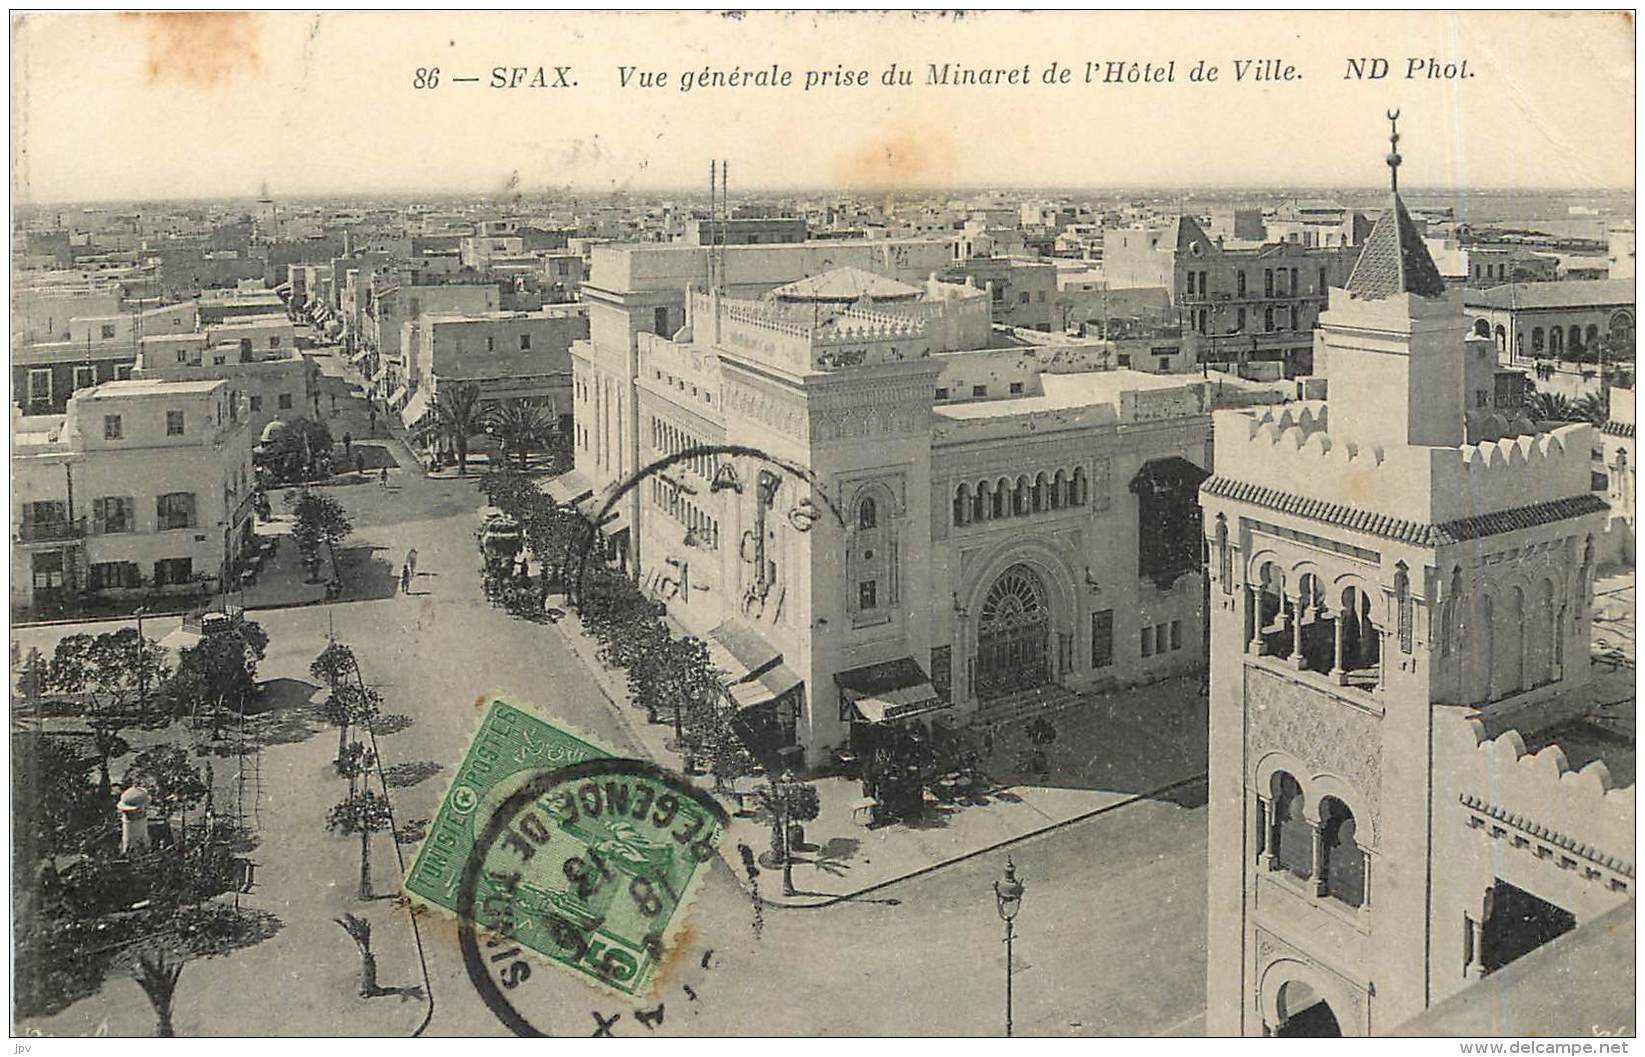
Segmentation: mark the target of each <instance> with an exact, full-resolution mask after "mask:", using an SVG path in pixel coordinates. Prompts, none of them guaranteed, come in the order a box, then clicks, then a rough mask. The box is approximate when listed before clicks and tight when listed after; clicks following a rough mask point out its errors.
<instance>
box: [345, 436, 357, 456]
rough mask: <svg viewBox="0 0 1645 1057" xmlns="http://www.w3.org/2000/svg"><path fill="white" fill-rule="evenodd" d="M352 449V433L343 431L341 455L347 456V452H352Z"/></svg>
mask: <svg viewBox="0 0 1645 1057" xmlns="http://www.w3.org/2000/svg"><path fill="white" fill-rule="evenodd" d="M353 450H354V434H352V433H344V434H343V457H344V458H347V457H348V455H349V453H350V452H352V451H353Z"/></svg>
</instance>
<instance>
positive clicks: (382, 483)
mask: <svg viewBox="0 0 1645 1057" xmlns="http://www.w3.org/2000/svg"><path fill="white" fill-rule="evenodd" d="M377 487H378V488H381V489H382V490H383V491H385V492H386V491H388V467H387V466H385V467H383V469H382V472H381V473H379V474H378V475H377Z"/></svg>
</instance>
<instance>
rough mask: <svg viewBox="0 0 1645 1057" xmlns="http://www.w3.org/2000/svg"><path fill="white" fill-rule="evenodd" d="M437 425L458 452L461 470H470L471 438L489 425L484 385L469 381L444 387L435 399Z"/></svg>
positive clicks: (459, 468)
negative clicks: (482, 391)
mask: <svg viewBox="0 0 1645 1057" xmlns="http://www.w3.org/2000/svg"><path fill="white" fill-rule="evenodd" d="M433 411H434V429H435V431H436V432H437V433H438V434H439V435H440V436H442V437H444V438H445V439H447V440H449V441H450V442H451V446H452V448H453V449H455V450H456V452H457V472H458V473H459V474H467V473H468V438H470V437H472V436H474V434H476V433H480V432H482V431H483V430H484V428H485V414H484V413H483V412H482V411H481V408H480V387H479V386H477V385H472V384H468V383H463V384H459V385H454V386H449V387H447V388H445V389H443V390H441V392H440V395H439V396H438V397H437V398H436V399H435V401H434V408H433Z"/></svg>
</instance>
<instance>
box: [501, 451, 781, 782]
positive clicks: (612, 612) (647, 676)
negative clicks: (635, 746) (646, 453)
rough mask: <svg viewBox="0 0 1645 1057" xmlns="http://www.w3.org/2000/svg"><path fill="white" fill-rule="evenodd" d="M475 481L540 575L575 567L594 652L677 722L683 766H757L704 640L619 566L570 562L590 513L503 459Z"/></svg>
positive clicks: (723, 769) (729, 772) (651, 713)
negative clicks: (507, 520)
mask: <svg viewBox="0 0 1645 1057" xmlns="http://www.w3.org/2000/svg"><path fill="white" fill-rule="evenodd" d="M480 488H481V490H482V491H484V492H485V494H486V496H487V498H488V499H489V500H490V502H491V504H492V505H493V506H496V507H498V508H499V509H501V510H502V511H503V512H505V513H506V514H508V515H509V516H510V517H512V518H514V519H515V520H516V521H517V522H518V523H519V524H520V528H521V532H522V535H523V536H524V537H525V543H526V546H527V547H528V548H529V549H530V551H531V553H532V556H533V557H535V558H536V559H537V561H538V562H539V563H541V564H542V565H543V567H544V569H545V573H544V575H547V576H553V577H559V578H563V577H565V576H569V575H572V574H574V573H577V574H580V575H581V577H582V579H581V582H580V584H579V585H578V596H577V597H578V611H579V616H580V617H581V619H582V623H583V627H584V628H585V629H586V630H587V631H588V633H589V634H590V635H592V636H593V637H594V639H595V641H596V643H597V644H598V649H599V656H600V659H601V660H602V661H604V662H605V663H607V664H609V665H612V666H613V667H616V668H620V669H622V670H623V671H624V673H625V674H626V676H627V680H628V689H629V694H630V697H631V699H632V700H633V702H634V704H635V706H636V707H638V708H643V709H644V710H645V713H646V718H647V719H648V720H649V721H650V722H652V723H670V724H672V725H673V727H674V748H675V751H677V752H679V753H681V754H682V755H683V756H684V757H685V761H686V767H687V769H688V770H692V771H701V770H707V771H709V772H710V773H712V774H713V775H714V776H715V778H716V779H717V780H718V781H720V782H722V783H723V782H728V781H730V780H731V779H733V778H736V777H738V776H740V775H743V774H747V773H748V772H749V771H750V770H751V769H753V767H754V766H755V761H754V758H753V757H752V756H751V755H750V754H749V752H748V749H747V748H746V747H745V745H744V744H743V740H742V738H741V737H740V736H739V735H738V733H737V731H736V729H735V728H734V727H733V725H732V713H731V710H730V708H729V707H728V705H727V703H726V700H725V692H724V690H723V688H722V687H721V685H720V682H719V678H718V676H717V674H716V672H715V670H714V667H713V665H712V664H711V663H710V661H709V657H708V647H707V646H706V645H705V644H704V643H703V641H702V640H701V639H698V638H695V637H692V636H678V637H677V636H675V635H673V634H671V633H670V632H669V629H668V625H667V623H666V622H665V621H664V619H663V614H664V607H663V605H662V603H660V602H658V601H657V600H655V599H652V598H648V597H647V596H646V595H645V594H644V593H643V592H641V590H640V589H639V587H638V586H636V585H635V583H634V581H633V580H631V579H630V578H629V577H628V576H627V575H625V574H624V573H623V572H621V571H620V570H616V569H612V568H610V567H609V566H607V565H605V564H604V563H603V562H600V561H589V562H587V563H584V565H583V567H582V568H581V569H580V570H579V569H577V568H576V563H577V562H576V559H577V555H578V554H579V553H580V552H581V551H582V549H583V547H584V546H585V545H586V544H587V543H588V542H589V537H588V534H589V533H590V532H592V531H593V529H592V527H591V526H590V525H589V524H588V522H587V521H586V520H585V519H583V518H582V517H581V516H579V515H578V514H577V512H576V511H574V510H572V509H570V508H569V507H565V506H562V505H560V504H558V503H556V502H555V501H554V500H553V498H552V497H550V496H548V495H546V494H544V493H543V491H542V490H541V489H540V488H538V487H537V485H536V482H535V481H533V480H532V479H530V478H528V477H525V476H524V475H522V474H520V473H517V472H515V471H514V470H513V469H511V468H508V467H504V468H502V469H499V470H494V471H492V472H491V473H488V474H487V475H486V476H485V477H484V478H483V479H482V480H481V481H480Z"/></svg>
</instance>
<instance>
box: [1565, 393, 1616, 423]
mask: <svg viewBox="0 0 1645 1057" xmlns="http://www.w3.org/2000/svg"><path fill="white" fill-rule="evenodd" d="M1610 404H1611V402H1610V398H1609V396H1608V394H1606V393H1603V392H1599V391H1597V390H1596V391H1593V392H1587V393H1583V394H1582V395H1581V396H1580V397H1578V398H1577V400H1576V403H1575V404H1573V405H1572V407H1571V410H1572V411H1573V412H1574V414H1573V415H1572V417H1573V418H1575V419H1576V420H1577V421H1579V422H1592V423H1593V424H1594V425H1596V426H1603V425H1604V424H1605V423H1606V422H1608V421H1609V420H1610V417H1611V407H1610Z"/></svg>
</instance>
